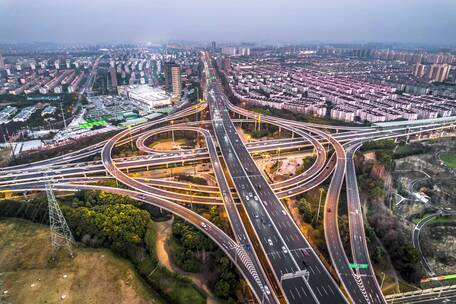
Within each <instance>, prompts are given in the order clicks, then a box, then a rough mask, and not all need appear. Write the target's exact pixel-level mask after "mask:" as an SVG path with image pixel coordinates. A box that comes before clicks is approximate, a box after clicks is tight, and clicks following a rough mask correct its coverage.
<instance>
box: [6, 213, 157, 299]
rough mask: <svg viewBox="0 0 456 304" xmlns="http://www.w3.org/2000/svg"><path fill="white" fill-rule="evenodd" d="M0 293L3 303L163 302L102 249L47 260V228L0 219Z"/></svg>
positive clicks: (122, 261) (130, 267)
mask: <svg viewBox="0 0 456 304" xmlns="http://www.w3.org/2000/svg"><path fill="white" fill-rule="evenodd" d="M0 248H2V250H0V273H2V275H1V276H0V286H1V287H0V291H1V292H2V293H3V291H4V290H8V294H7V297H6V298H5V299H4V300H5V301H6V302H8V303H57V302H60V301H61V297H62V296H65V302H66V303H138V304H139V303H144V304H146V303H154V304H162V303H165V302H164V301H163V300H162V299H161V297H160V296H159V295H158V294H156V293H155V292H154V291H153V290H152V289H150V288H149V287H148V286H147V285H146V284H144V281H143V280H142V279H141V277H140V276H139V275H138V274H137V273H136V271H135V270H134V267H133V265H132V264H131V263H130V262H129V261H127V260H125V259H123V258H120V257H118V256H116V255H115V254H113V253H112V252H111V251H110V250H107V249H88V248H75V249H74V254H75V257H74V258H73V259H71V258H70V257H68V256H67V255H65V254H63V252H62V253H61V254H60V255H58V259H57V261H51V260H50V259H49V257H50V255H51V252H52V248H51V243H50V232H49V229H48V227H47V226H44V225H40V224H33V223H30V222H27V221H21V220H11V219H8V220H1V221H0Z"/></svg>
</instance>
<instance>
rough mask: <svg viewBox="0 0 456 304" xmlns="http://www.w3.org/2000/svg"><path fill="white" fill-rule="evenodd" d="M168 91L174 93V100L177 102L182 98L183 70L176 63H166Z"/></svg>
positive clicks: (165, 71) (165, 72)
mask: <svg viewBox="0 0 456 304" xmlns="http://www.w3.org/2000/svg"><path fill="white" fill-rule="evenodd" d="M164 74H165V85H166V89H167V90H169V91H172V100H173V102H176V101H178V100H179V99H180V97H181V91H182V84H181V69H180V65H179V64H177V63H175V62H165V67H164Z"/></svg>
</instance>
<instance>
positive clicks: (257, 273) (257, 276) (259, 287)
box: [102, 113, 276, 303]
mask: <svg viewBox="0 0 456 304" xmlns="http://www.w3.org/2000/svg"><path fill="white" fill-rule="evenodd" d="M187 115H188V114H187V113H177V114H175V115H174V117H167V118H166V119H164V120H168V121H169V120H170V119H175V118H180V117H185V116H187ZM143 131H144V130H143ZM129 132H130V130H126V131H124V132H121V133H119V134H117V135H116V136H114V137H112V138H111V139H110V140H108V142H107V143H106V144H105V146H104V147H103V149H102V162H103V165H104V166H105V168H106V170H107V171H108V172H109V173H110V174H111V175H112V176H114V177H115V178H116V179H118V180H119V181H120V182H122V183H123V184H125V185H127V186H129V187H131V188H133V189H135V190H137V191H141V192H145V193H155V192H156V188H154V187H150V186H148V185H146V184H144V183H141V182H139V181H137V180H134V179H132V178H130V177H129V176H127V175H126V174H124V173H123V172H122V171H121V170H120V169H118V168H117V167H116V166H115V164H114V163H113V159H112V157H111V154H112V149H113V147H114V146H115V144H116V143H117V142H118V141H120V140H121V139H122V138H124V137H125V136H128V134H129ZM206 132H207V131H206ZM205 135H206V137H205V138H206V140H207V141H206V145H207V147H208V149H209V151H212V152H211V153H210V154H211V155H213V157H212V158H211V160H213V164H212V165H213V168H214V171H215V172H216V176H219V175H220V174H222V175H223V173H220V172H221V168H220V164H219V163H218V161H217V160H214V159H213V158H214V157H215V158H216V157H217V153H216V151H215V146H214V145H213V143H212V142H211V141H210V137H209V136H208V133H206V134H205ZM211 143H212V144H211ZM217 170H220V171H219V173H217ZM220 182H221V185H222V186H223V185H224V183H223V181H220ZM225 182H226V181H225ZM219 186H220V184H219ZM228 192H229V189H228ZM223 194H224V195H223V198H224V199H225V201H226V202H227V204H230V202H231V203H232V201H233V199H232V198H230V197H229V195H228V194H227V193H226V195H225V193H223ZM230 199H231V201H230ZM227 204H226V205H225V206H228V207H229V205H227ZM233 206H234V205H233ZM234 208H235V207H234ZM233 224H237V223H235V222H233ZM233 229H234V231H235V232H236V231H240V230H239V229H240V227H239V226H235V227H233ZM241 237H242V235H241ZM237 251H239V252H242V253H243V255H242V259H244V260H245V259H248V261H249V267H248V269H247V270H248V271H249V274H250V275H251V276H252V277H253V278H254V280H253V281H247V282H248V283H249V285H250V287H251V288H252V290H253V292H254V294H255V295H256V297H257V299H258V300H259V301H263V302H266V303H275V302H276V300H275V298H274V294H273V293H272V292H271V290H270V289H269V288H268V285H269V283H268V281H267V279H266V277H265V275H264V273H263V272H262V271H261V269H258V268H257V266H258V265H256V264H255V263H256V261H252V259H251V258H250V256H249V254H248V253H246V252H245V250H244V248H242V247H240V246H238V248H237ZM244 276H247V274H244Z"/></svg>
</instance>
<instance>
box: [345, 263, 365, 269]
mask: <svg viewBox="0 0 456 304" xmlns="http://www.w3.org/2000/svg"><path fill="white" fill-rule="evenodd" d="M350 268H351V269H367V268H369V265H367V264H356V263H350Z"/></svg>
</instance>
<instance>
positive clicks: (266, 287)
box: [264, 285, 271, 295]
mask: <svg viewBox="0 0 456 304" xmlns="http://www.w3.org/2000/svg"><path fill="white" fill-rule="evenodd" d="M264 292H265V293H266V294H268V295H270V294H271V291H270V290H269V287H268V286H266V285H265V286H264Z"/></svg>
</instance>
